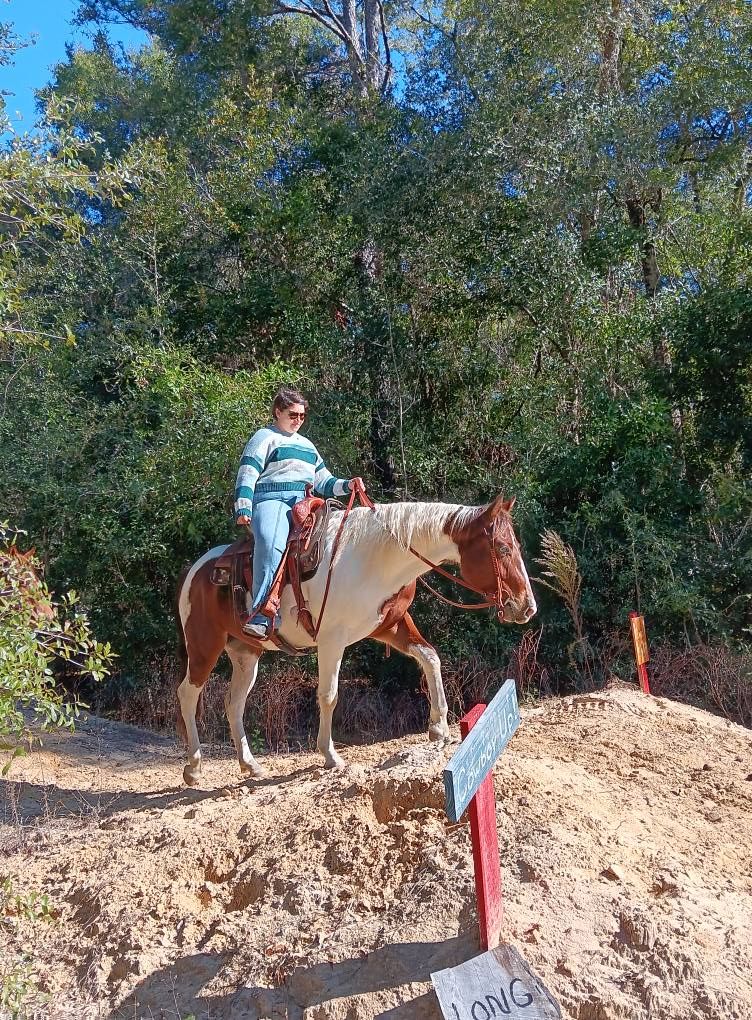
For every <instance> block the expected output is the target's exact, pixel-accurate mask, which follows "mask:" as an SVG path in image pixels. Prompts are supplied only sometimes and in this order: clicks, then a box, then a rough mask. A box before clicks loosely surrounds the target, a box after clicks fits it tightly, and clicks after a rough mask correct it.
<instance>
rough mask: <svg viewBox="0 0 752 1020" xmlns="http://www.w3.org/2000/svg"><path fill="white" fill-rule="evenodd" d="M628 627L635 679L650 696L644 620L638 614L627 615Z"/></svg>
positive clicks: (648, 656) (648, 659)
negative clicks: (634, 665) (635, 673)
mask: <svg viewBox="0 0 752 1020" xmlns="http://www.w3.org/2000/svg"><path fill="white" fill-rule="evenodd" d="M629 626H630V629H631V631H632V644H633V645H634V657H635V662H636V663H637V679H638V680H639V681H640V687H641V689H642V690H643V691H644V692H645V694H650V683H649V681H648V667H647V664H648V662H649V661H650V654H649V653H648V639H647V635H646V634H645V618H644V617H642V616H640V614H639V613H630V614H629Z"/></svg>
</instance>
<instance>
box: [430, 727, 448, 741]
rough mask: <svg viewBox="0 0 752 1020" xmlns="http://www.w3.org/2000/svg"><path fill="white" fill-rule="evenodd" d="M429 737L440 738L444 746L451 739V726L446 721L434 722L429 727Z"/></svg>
mask: <svg viewBox="0 0 752 1020" xmlns="http://www.w3.org/2000/svg"><path fill="white" fill-rule="evenodd" d="M428 739H429V740H438V741H440V742H441V744H442V746H443V745H444V744H446V743H447V742H448V741H449V727H448V726H447V724H446V723H432V724H431V725H430V726H429V727H428Z"/></svg>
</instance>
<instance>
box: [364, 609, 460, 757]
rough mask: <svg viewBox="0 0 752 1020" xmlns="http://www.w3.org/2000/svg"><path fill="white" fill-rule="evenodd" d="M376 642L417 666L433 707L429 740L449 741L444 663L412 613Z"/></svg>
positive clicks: (380, 635)
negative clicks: (395, 650) (410, 659)
mask: <svg viewBox="0 0 752 1020" xmlns="http://www.w3.org/2000/svg"><path fill="white" fill-rule="evenodd" d="M376 640H377V641H381V642H383V643H384V644H385V645H390V646H391V647H392V648H396V649H397V650H398V651H400V652H402V653H403V655H409V656H410V657H411V658H413V659H415V661H416V662H417V663H418V665H419V666H420V668H421V669H422V670H423V675H424V676H425V678H426V683H427V684H428V696H429V700H430V703H431V714H430V724H429V726H428V736H429V737H430V739H431V740H441V741H444V740H448V739H449V725H448V723H447V703H446V696H445V694H444V684H443V682H442V679H441V659H440V658H439V654H438V652H437V651H436V649H435V648H434V647H433V645H430V644H429V643H428V642H427V641H426V639H425V638H424V637H423V635H422V634H421V633H420V631H419V630H418V628H417V627H416V626H415V621H414V620H413V618H412V617H411V616H410V614H409V613H405V615H404V616H403V617H402V619H401V620H400V622H399V623H397V624H395V626H394V627H390V628H389V630H387V631H385V632H383V633H382V634H379V635H378V636H377V637H376Z"/></svg>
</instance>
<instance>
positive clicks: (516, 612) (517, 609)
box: [497, 599, 538, 624]
mask: <svg viewBox="0 0 752 1020" xmlns="http://www.w3.org/2000/svg"><path fill="white" fill-rule="evenodd" d="M537 612H538V606H537V605H536V603H535V599H532V600H531V599H525V601H524V603H523V604H522V605H521V606H520V605H517V604H515V603H514V602H512V600H511V599H510V600H509V601H507V602H505V603H504V605H503V606H502V607H501V609H500V610H499V611H498V613H497V616H498V618H499V623H517V624H523V623H527V622H528V620H532V618H533V617H534V616H535V614H536V613H537Z"/></svg>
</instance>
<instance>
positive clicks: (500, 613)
mask: <svg viewBox="0 0 752 1020" xmlns="http://www.w3.org/2000/svg"><path fill="white" fill-rule="evenodd" d="M498 530H499V519H498V517H496V518H494V522H493V524H492V525H491V527H490V528H489V527H485V528H484V529H483V534H484V535H485V537H486V540H487V542H488V547H489V550H490V553H491V563H492V564H493V568H494V578H495V580H496V591H495V592H488V591H483V589H482V588H476V587H475V585H474V584H469V583H468V582H467V581H466V580H465V579H464V578H462V577H457V576H456V574H450V573H449V571H448V570H444V568H443V567H440V566H439V564H438V563H433V562H432V561H431V560H429V559H428V558H427V557H426V556H423V555H421V553H419V552H418V550H417V549H413V547H412V546H408V549H409V551H410V552H411V553H412V554H413V556H417V557H418V559H419V560H422V561H423V562H424V563H426V564H427V565H428V566H429V567H430V568H431V570H435V571H436V573H437V574H441V576H442V577H446V578H448V579H449V580H450V581H454V583H455V584H459V585H462V587H463V588H467V589H468V591H472V592H475V594H476V595H483V596H485V600H486V601H485V602H473V603H468V602H455V601H454V600H453V599H448V598H447V597H446V595H442V594H441V592H440V591H437V590H436V589H435V588H432V587H431V585H430V584H429V583H428V581H426V580H425V578H423V577H419V578H418V580H419V581H420V583H421V584H422V585H423V587H424V588H427V589H428V591H430V592H431V594H432V595H435V596H436V598H437V599H439V600H440V601H441V602H444V603H445V604H446V605H448V606H453V607H454V608H455V609H489V608H490V607H491V606H493V607H494V608H495V609H496V615H497V617H498V619H499V622H500V623H504V606H505V604H506V603H507V602H508V601H509V600H510V599H511V597H512V591H511V589H510V588H509V586H508V585H506V584H504V579H503V578H502V576H501V563H500V562H499V553H497V551H496V535H497V532H498ZM501 555H502V556H511V555H512V550H511V549H510V548H506V549H505V550H504V552H503V553H501ZM505 595H506V597H505Z"/></svg>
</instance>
